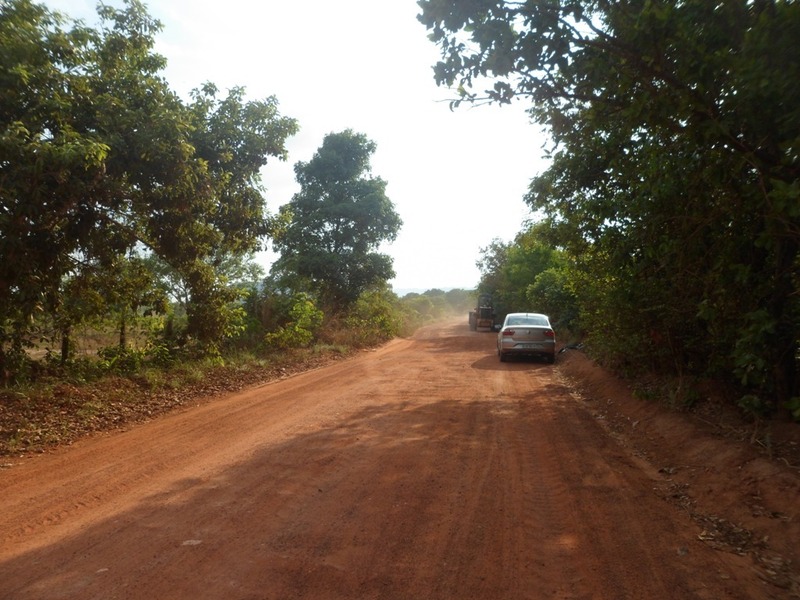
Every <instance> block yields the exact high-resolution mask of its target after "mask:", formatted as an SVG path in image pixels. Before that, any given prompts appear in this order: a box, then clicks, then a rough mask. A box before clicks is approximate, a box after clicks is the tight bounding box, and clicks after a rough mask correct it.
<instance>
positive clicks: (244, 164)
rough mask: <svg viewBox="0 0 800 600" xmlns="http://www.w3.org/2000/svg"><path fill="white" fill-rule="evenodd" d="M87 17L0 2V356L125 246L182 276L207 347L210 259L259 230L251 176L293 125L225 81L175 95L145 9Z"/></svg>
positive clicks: (133, 0) (216, 284) (260, 209)
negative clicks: (96, 21) (87, 20)
mask: <svg viewBox="0 0 800 600" xmlns="http://www.w3.org/2000/svg"><path fill="white" fill-rule="evenodd" d="M98 14H99V17H100V25H99V26H98V27H97V28H92V27H89V26H86V25H84V24H83V23H82V22H72V21H70V20H69V19H68V18H67V17H65V16H63V15H61V14H59V13H56V12H52V11H50V10H48V9H47V8H46V7H45V6H44V5H41V4H36V3H34V2H31V1H30V0H9V1H8V2H4V3H3V4H2V7H0V46H2V48H3V52H2V53H0V61H2V64H0V363H2V362H3V359H4V357H5V355H6V352H7V351H8V350H9V348H11V347H15V348H17V349H19V347H20V344H21V343H22V342H23V341H24V339H25V338H26V335H27V334H26V330H27V329H28V328H29V324H30V323H31V317H32V316H33V315H35V314H38V313H41V312H42V311H50V312H52V311H56V310H57V309H58V306H59V305H60V303H61V302H62V300H63V298H62V291H63V287H64V285H65V283H66V282H67V281H68V280H69V279H70V278H74V277H77V276H79V275H81V274H85V273H88V272H101V271H104V270H108V269H111V268H113V265H115V264H118V263H119V258H120V257H121V256H125V255H131V254H139V253H145V254H146V253H152V254H154V255H156V256H158V257H159V258H160V259H161V260H163V261H164V262H166V263H168V264H170V265H171V266H172V267H173V268H174V269H175V270H176V271H177V272H179V273H180V274H181V277H182V278H184V280H185V281H186V282H187V287H188V289H189V290H190V291H191V295H192V299H193V303H192V312H191V313H190V323H189V328H190V333H191V334H192V335H194V337H195V338H196V339H198V340H199V341H201V342H203V343H211V344H213V343H214V341H215V340H216V339H218V337H219V336H220V334H221V328H222V327H223V326H224V323H222V321H221V320H220V319H221V318H222V317H220V312H219V310H218V308H219V306H220V305H221V304H222V303H224V302H225V301H227V300H228V299H229V297H228V292H227V291H226V290H225V289H224V287H225V286H224V284H223V282H221V281H219V280H218V278H217V276H216V274H215V271H214V264H215V262H217V261H219V260H221V258H222V257H223V256H224V255H225V254H246V253H248V252H250V251H252V250H253V249H255V248H257V247H258V245H259V239H260V238H261V237H263V236H264V235H265V234H266V233H267V232H268V230H269V226H270V225H269V224H270V221H269V218H268V215H267V213H266V207H265V202H264V197H263V194H262V191H263V190H262V189H261V186H260V180H259V171H260V169H261V168H262V167H263V166H264V165H265V164H266V162H267V159H268V157H274V158H278V159H285V158H286V149H285V141H286V139H287V138H288V137H289V136H290V135H292V134H293V133H295V131H296V130H297V124H296V122H295V121H294V120H293V119H290V118H287V117H283V116H281V115H280V113H279V112H278V103H277V100H276V99H275V98H274V97H271V98H267V99H265V100H261V101H246V100H245V99H244V91H243V90H242V89H239V88H236V89H233V90H230V91H229V92H228V93H227V95H225V96H223V97H220V95H219V93H218V90H217V89H216V88H215V87H214V86H213V85H212V84H206V85H204V86H202V87H201V88H200V89H199V90H197V91H196V92H195V93H194V94H193V97H192V99H191V101H190V102H185V101H184V100H182V99H181V98H179V97H178V96H177V95H176V94H175V93H174V92H172V91H171V90H170V88H169V86H168V84H167V82H166V81H165V80H164V78H163V77H162V76H161V71H162V69H163V68H164V66H165V59H164V58H163V57H161V56H160V55H158V54H156V53H155V52H154V51H153V47H154V44H155V39H154V36H155V34H156V33H157V32H158V31H159V30H160V28H161V25H160V23H159V22H158V21H156V20H154V19H153V18H152V17H150V16H149V15H148V13H147V11H146V9H145V6H144V4H143V3H141V2H140V1H139V0H126V1H125V2H124V4H123V7H122V8H120V9H116V8H113V7H110V6H106V5H103V4H101V5H99V8H98ZM0 366H2V365H0Z"/></svg>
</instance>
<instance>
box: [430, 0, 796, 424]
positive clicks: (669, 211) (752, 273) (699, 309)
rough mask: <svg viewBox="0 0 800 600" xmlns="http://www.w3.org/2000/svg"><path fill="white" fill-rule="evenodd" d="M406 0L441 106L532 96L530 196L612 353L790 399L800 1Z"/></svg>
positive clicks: (769, 397) (586, 316)
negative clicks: (444, 93)
mask: <svg viewBox="0 0 800 600" xmlns="http://www.w3.org/2000/svg"><path fill="white" fill-rule="evenodd" d="M419 5H420V6H421V8H422V14H421V15H420V20H421V21H422V22H423V23H425V24H426V25H427V27H428V28H429V30H430V32H431V39H432V40H433V41H434V42H435V43H436V44H438V45H439V47H440V49H441V51H442V60H441V61H440V62H439V63H438V64H437V65H436V66H435V68H434V73H435V78H436V80H437V81H438V82H439V83H441V84H445V85H453V86H455V87H457V89H458V90H459V96H458V98H456V99H454V105H457V104H459V103H461V102H465V101H466V102H479V101H481V100H486V101H491V102H499V103H507V102H511V101H512V100H513V99H515V98H518V99H527V100H529V101H530V102H531V114H532V116H533V117H534V119H535V120H536V121H538V122H539V123H541V124H543V125H546V126H547V127H548V129H549V131H550V133H551V136H552V139H553V142H554V144H553V148H552V150H551V153H550V158H551V160H552V162H551V167H550V168H549V169H548V170H547V171H546V172H545V173H543V174H541V175H540V176H538V177H536V178H535V179H534V180H533V182H532V184H531V188H530V193H529V194H528V196H527V201H528V203H529V204H530V205H531V207H532V208H534V209H537V210H539V211H541V212H542V213H543V214H544V215H545V217H546V219H547V222H548V224H549V226H550V227H551V228H552V230H553V232H555V234H556V235H555V240H556V243H557V244H559V245H560V246H561V247H563V248H564V249H566V250H567V251H568V253H569V255H570V257H571V263H570V264H571V267H570V269H571V271H570V276H571V277H572V281H573V285H572V287H573V288H574V289H575V290H576V292H577V293H579V295H580V298H579V299H578V302H579V303H580V304H581V306H582V307H583V310H582V311H581V318H582V325H583V326H584V327H585V329H586V331H587V332H588V333H589V335H590V337H592V333H593V332H594V333H597V334H598V335H595V336H594V340H595V343H596V344H600V345H603V348H602V349H603V351H604V353H605V354H606V356H609V355H611V356H616V357H617V358H618V359H619V360H620V361H623V362H628V363H633V362H634V361H636V360H637V356H641V355H642V354H644V355H646V356H648V357H650V358H653V359H655V360H654V361H653V362H654V363H656V364H660V366H661V368H663V369H666V370H672V371H677V372H678V373H680V374H687V373H689V374H696V375H708V374H712V375H717V376H719V375H722V376H728V377H730V378H731V379H732V380H734V381H736V382H737V383H739V384H740V385H741V386H742V387H743V389H744V390H745V394H744V395H743V400H742V403H743V405H747V406H748V407H756V408H757V409H759V410H762V409H763V410H765V411H768V410H770V409H773V408H775V407H778V406H789V407H790V408H793V409H794V408H798V407H800V398H799V396H800V391H799V390H798V377H797V372H798V338H800V278H798V273H800V259H799V258H798V252H799V251H800V183H799V182H798V175H800V109H799V108H798V107H800V55H799V54H798V53H797V52H796V41H795V40H797V39H800V38H799V37H798V36H800V3H798V2H795V1H791V0H759V1H757V2H753V1H746V0H738V1H731V2H708V1H707V0H689V1H682V2H677V1H668V0H653V1H651V0H647V1H645V0H630V1H626V2H607V1H603V0H593V1H587V0H572V1H569V2H557V3H542V2H503V1H496V0H486V1H481V2H469V3H465V2H459V1H457V0H422V1H420V2H419ZM626 348H633V350H626ZM640 362H642V361H640ZM644 362H648V361H644Z"/></svg>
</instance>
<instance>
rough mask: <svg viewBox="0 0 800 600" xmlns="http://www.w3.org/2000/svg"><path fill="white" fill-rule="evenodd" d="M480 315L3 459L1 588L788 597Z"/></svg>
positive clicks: (36, 592) (19, 595)
mask: <svg viewBox="0 0 800 600" xmlns="http://www.w3.org/2000/svg"><path fill="white" fill-rule="evenodd" d="M462 321H463V320H462V319H459V320H458V321H454V322H450V323H447V324H444V325H436V326H431V327H429V328H426V329H423V330H421V331H420V332H419V333H418V334H417V335H416V336H415V337H414V338H413V339H411V340H396V341H393V342H391V343H389V344H388V345H386V346H384V347H382V348H381V349H379V350H377V351H373V352H365V353H363V354H362V355H360V356H359V357H357V358H355V359H353V360H348V361H345V362H341V363H337V364H334V365H331V366H328V367H324V368H321V369H318V370H315V371H312V372H309V373H305V374H302V375H299V376H295V377H291V378H289V379H286V380H283V381H280V382H275V383H271V384H267V385H263V386H260V387H256V388H253V389H250V390H248V391H246V392H243V393H239V394H236V395H234V396H230V397H226V398H222V399H217V400H215V401H213V402H208V403H204V404H202V405H200V406H197V407H194V408H191V409H188V410H183V411H181V412H179V413H176V414H172V415H169V416H167V417H163V418H160V419H158V420H156V421H153V422H150V423H147V424H145V425H141V426H137V427H135V428H133V429H131V430H130V431H127V432H124V433H117V434H113V435H108V436H98V437H94V438H92V439H89V440H86V441H83V442H81V443H79V444H76V445H74V446H72V447H70V448H65V449H63V450H59V451H57V452H54V453H52V454H48V455H43V456H39V457H36V458H33V459H24V460H20V461H18V463H17V464H15V465H13V466H12V467H11V468H7V469H4V470H2V471H0V490H2V497H1V498H0V509H1V510H0V598H2V599H8V600H11V599H13V600H26V599H36V600H49V599H56V598H67V599H81V600H86V599H93V598H96V599H103V600H110V599H113V598H129V599H147V600H165V599H172V598H174V599H201V598H202V599H242V600H243V599H276V600H278V599H280V600H283V599H288V598H308V599H312V598H313V599H315V600H324V599H339V598H353V599H362V598H363V599H370V598H401V599H405V598H408V599H437V598H441V599H459V600H463V599H470V598H475V599H486V600H500V599H523V598H531V599H545V598H547V599H551V598H552V599H564V600H566V599H573V598H574V599H609V600H618V599H625V598H630V599H661V598H665V599H666V598H682V599H688V598H703V599H720V598H741V599H744V598H772V597H780V591H779V590H778V591H776V588H772V587H770V586H768V585H766V584H765V583H764V582H762V581H761V580H760V579H758V578H757V577H755V576H754V574H753V572H752V569H750V568H749V567H747V562H746V559H744V558H743V557H740V556H736V555H735V554H731V553H726V552H718V551H715V550H714V549H713V548H711V547H710V546H709V545H708V544H705V543H703V542H702V541H700V540H699V539H698V534H699V529H698V526H697V524H696V523H695V522H693V521H691V520H690V519H689V518H688V517H687V516H686V514H685V513H684V512H681V511H680V510H678V509H677V508H676V507H675V506H674V505H673V504H671V503H669V502H666V501H665V500H664V498H663V496H662V495H660V494H658V493H655V491H654V490H655V489H656V488H658V487H659V485H661V483H663V475H662V474H659V473H658V472H657V470H656V469H654V468H653V467H651V466H649V465H648V464H647V463H645V462H644V461H642V460H640V459H638V458H636V457H635V456H634V455H633V454H632V453H631V452H630V451H629V450H628V449H626V448H625V447H624V446H623V445H621V444H619V443H617V441H615V440H614V439H613V438H612V437H610V436H609V435H608V433H607V432H606V430H605V429H604V428H603V427H602V426H601V425H600V424H599V422H598V419H597V418H596V416H595V415H593V414H592V413H591V412H590V411H588V410H587V408H586V407H585V406H584V405H583V403H582V402H581V400H580V399H578V398H576V397H575V396H574V395H573V394H572V393H571V392H570V389H568V388H567V387H566V386H565V385H564V383H563V381H562V380H561V379H560V378H559V377H557V376H556V372H555V371H554V367H552V366H550V365H546V364H543V363H537V362H510V363H500V362H499V361H498V360H497V358H496V356H495V355H494V352H493V343H494V341H493V335H492V334H487V333H475V332H470V331H469V330H468V328H467V327H466V323H464V322H462ZM556 368H557V366H556Z"/></svg>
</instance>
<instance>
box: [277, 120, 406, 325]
mask: <svg viewBox="0 0 800 600" xmlns="http://www.w3.org/2000/svg"><path fill="white" fill-rule="evenodd" d="M375 149H376V146H375V143H374V142H372V141H370V140H368V139H367V138H366V136H364V135H363V134H357V133H354V132H353V131H351V130H346V131H343V132H341V133H331V134H328V135H327V136H325V139H324V140H323V143H322V146H321V147H320V148H319V149H318V150H317V152H316V153H315V154H314V156H313V157H312V159H311V160H310V161H308V162H299V163H297V164H296V165H295V174H296V178H297V182H298V183H299V184H300V186H301V190H300V192H298V193H297V194H295V195H294V197H293V198H292V200H291V201H290V202H289V203H288V204H286V205H285V206H283V207H282V208H281V212H282V214H283V217H284V218H285V222H286V225H285V227H284V228H283V229H282V230H280V231H279V232H278V233H277V234H276V236H275V240H274V245H275V248H276V250H277V251H279V252H280V258H279V259H278V260H277V261H276V263H275V265H274V266H273V270H274V272H276V273H281V274H283V275H284V276H290V277H291V276H296V277H300V278H302V279H305V280H306V281H308V282H309V283H310V285H311V286H312V287H313V288H314V290H313V291H315V292H318V293H319V294H320V295H321V298H322V300H323V303H324V304H325V305H328V306H331V307H333V308H334V309H338V308H342V307H345V306H347V305H350V304H352V303H353V302H354V301H355V300H356V299H357V298H358V297H359V296H360V295H361V293H362V292H364V291H365V290H367V289H369V288H370V287H372V286H375V285H377V284H380V283H385V282H386V281H388V280H389V279H391V278H392V277H393V276H394V271H393V269H392V259H391V258H390V257H389V256H387V255H385V254H381V253H379V252H378V248H379V246H380V244H381V243H383V242H387V241H393V240H394V239H395V238H396V236H397V232H398V231H399V229H400V226H401V225H402V221H401V220H400V217H399V216H398V214H397V213H396V212H395V210H394V205H393V204H392V202H391V201H390V200H389V198H388V197H387V196H386V182H385V181H383V180H382V179H380V178H378V177H372V176H370V174H369V173H370V164H369V160H370V157H371V156H372V154H373V153H374V152H375Z"/></svg>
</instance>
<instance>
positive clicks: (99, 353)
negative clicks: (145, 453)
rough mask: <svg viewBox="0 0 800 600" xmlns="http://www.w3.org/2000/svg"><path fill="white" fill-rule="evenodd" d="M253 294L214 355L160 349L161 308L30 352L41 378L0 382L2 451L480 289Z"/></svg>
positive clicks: (61, 435)
mask: <svg viewBox="0 0 800 600" xmlns="http://www.w3.org/2000/svg"><path fill="white" fill-rule="evenodd" d="M246 297H247V299H246V301H245V302H244V303H243V304H242V306H241V308H242V310H243V312H244V315H245V319H244V321H245V322H246V323H247V325H246V326H245V327H243V328H241V329H240V334H239V335H237V336H233V337H231V338H230V339H229V340H228V341H227V343H226V344H225V346H224V348H222V350H221V352H220V353H219V354H216V355H214V356H205V357H192V356H188V355H182V356H178V355H175V354H170V353H163V354H162V353H159V352H158V351H157V350H155V349H156V348H157V347H158V346H157V344H158V343H159V342H158V341H157V340H158V339H159V332H160V331H161V329H162V327H163V325H164V317H162V316H158V315H153V316H140V317H138V318H136V319H135V320H134V321H133V322H132V323H131V327H130V343H129V345H128V346H127V347H126V348H125V349H121V348H120V347H119V345H118V343H117V341H116V339H113V337H112V336H111V335H110V334H111V333H112V332H113V319H111V320H109V321H107V322H106V323H105V324H104V323H103V322H102V321H96V322H95V323H93V324H91V325H90V324H87V325H86V326H85V328H84V329H81V330H78V331H76V332H75V339H76V347H77V348H79V351H77V352H76V356H74V357H73V359H71V360H70V361H68V362H67V363H65V364H63V363H61V361H60V360H57V359H55V358H53V357H50V356H49V355H45V356H44V357H43V358H41V359H39V360H36V361H33V360H32V363H31V364H35V365H36V368H37V376H36V377H35V379H33V380H29V381H26V382H24V383H18V384H16V385H10V386H6V387H5V388H4V389H2V390H0V456H3V455H6V456H10V455H18V454H23V453H29V452H41V451H44V450H46V449H48V448H50V447H52V446H55V445H58V444H64V443H69V442H72V441H74V440H76V439H78V438H80V437H81V436H84V435H86V434H88V433H91V432H99V431H108V430H113V429H119V428H124V427H126V426H129V425H131V424H132V423H136V422H140V421H143V420H148V419H151V418H153V417H155V416H157V415H159V414H162V413H164V412H167V411H170V410H174V409H176V408H180V407H183V406H192V405H195V404H197V403H199V402H202V401H204V400H207V399H209V398H212V397H214V396H216V395H219V394H223V393H228V392H232V391H236V390H239V389H242V388H244V387H246V386H248V385H254V384H257V383H263V382H266V381H271V380H274V379H280V378H283V377H286V376H288V375H291V374H293V373H297V372H300V371H305V370H309V369H313V368H316V367H319V366H322V365H324V364H327V363H329V362H331V361H336V360H341V359H343V358H346V357H348V356H350V355H352V354H353V353H354V352H358V351H360V350H363V349H365V348H369V347H373V346H375V345H378V344H380V343H382V342H384V341H386V340H388V339H391V338H393V337H395V336H402V335H407V334H409V333H411V332H412V331H413V330H415V329H416V328H418V327H420V326H421V325H424V324H426V323H430V322H433V321H435V320H438V319H442V318H445V317H447V316H449V315H452V314H461V315H466V312H467V310H468V308H469V306H471V304H472V303H473V302H474V299H475V294H474V291H467V290H450V291H447V292H444V291H442V290H436V289H434V290H428V291H426V292H424V293H422V294H417V293H413V294H407V295H406V296H404V297H403V298H398V296H397V295H396V294H394V293H393V292H391V291H389V290H387V289H382V290H377V289H376V290H372V291H370V292H369V293H366V294H363V295H362V296H361V297H360V298H359V300H358V301H357V302H356V303H355V305H354V306H353V307H352V310H351V311H350V313H349V314H348V315H347V316H346V317H343V318H342V317H339V318H327V317H325V316H324V315H322V314H321V312H320V311H319V310H318V309H316V308H315V307H314V305H313V302H311V301H310V300H309V297H308V296H307V295H305V294H297V295H296V296H293V297H291V298H280V299H276V297H275V296H274V295H273V294H271V293H269V292H267V291H265V290H264V289H260V286H256V285H255V284H254V285H252V287H250V288H249V291H248V292H247V295H246ZM465 319H466V317H465ZM154 340H156V341H155V342H154ZM103 344H108V345H103ZM165 358H168V360H165ZM0 466H1V465H0Z"/></svg>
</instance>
